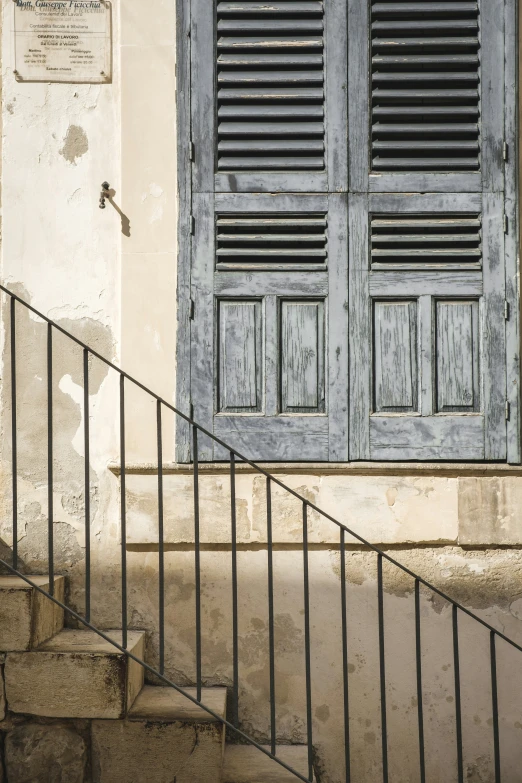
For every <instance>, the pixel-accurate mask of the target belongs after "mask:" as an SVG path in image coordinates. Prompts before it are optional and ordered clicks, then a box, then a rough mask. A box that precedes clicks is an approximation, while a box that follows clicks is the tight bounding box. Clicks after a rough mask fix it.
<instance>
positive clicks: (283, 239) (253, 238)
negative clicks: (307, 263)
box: [217, 234, 318, 245]
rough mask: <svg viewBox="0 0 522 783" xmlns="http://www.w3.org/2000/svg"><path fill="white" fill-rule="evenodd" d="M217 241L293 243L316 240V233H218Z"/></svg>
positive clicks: (234, 242) (233, 242)
mask: <svg viewBox="0 0 522 783" xmlns="http://www.w3.org/2000/svg"><path fill="white" fill-rule="evenodd" d="M217 238H218V241H219V242H231V243H232V244H237V243H238V242H239V243H240V244H241V243H243V244H244V243H247V244H256V245H257V244H263V245H265V244H269V245H270V244H274V243H275V244H278V243H289V242H290V243H294V244H295V242H296V241H298V242H315V243H317V242H318V237H317V234H299V237H296V235H295V234H218V235H217Z"/></svg>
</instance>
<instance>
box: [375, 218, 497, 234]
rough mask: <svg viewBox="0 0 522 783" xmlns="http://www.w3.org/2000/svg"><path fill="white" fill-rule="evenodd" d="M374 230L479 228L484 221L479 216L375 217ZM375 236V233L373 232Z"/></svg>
mask: <svg viewBox="0 0 522 783" xmlns="http://www.w3.org/2000/svg"><path fill="white" fill-rule="evenodd" d="M371 225H372V231H374V229H377V228H386V229H390V228H398V229H404V228H437V229H439V230H442V229H443V228H452V229H453V228H455V229H456V228H459V227H460V228H479V227H480V226H481V225H482V221H481V220H480V219H479V218H462V217H448V218H446V217H443V218H432V219H428V218H406V217H400V218H399V217H392V218H373V220H372V222H371ZM372 236H373V234H372Z"/></svg>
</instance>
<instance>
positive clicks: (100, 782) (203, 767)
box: [91, 685, 226, 783]
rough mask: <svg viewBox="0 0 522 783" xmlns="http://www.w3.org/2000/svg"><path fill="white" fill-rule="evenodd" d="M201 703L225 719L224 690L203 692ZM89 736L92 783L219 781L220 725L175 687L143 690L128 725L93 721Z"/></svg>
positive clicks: (222, 731) (222, 739)
mask: <svg viewBox="0 0 522 783" xmlns="http://www.w3.org/2000/svg"><path fill="white" fill-rule="evenodd" d="M186 690H187V691H188V692H189V693H190V694H191V695H194V696H195V695H196V689H195V688H187V689H186ZM202 702H203V703H205V704H206V705H207V706H208V707H210V708H211V709H212V710H214V711H215V712H216V714H218V715H220V716H222V717H225V710H226V688H204V689H203V691H202ZM91 732H92V752H93V783H143V781H147V783H172V781H176V783H219V782H220V780H221V770H222V765H223V751H224V745H225V729H224V727H223V725H222V724H221V723H219V722H218V721H217V720H216V719H215V718H212V717H211V716H209V715H208V713H206V712H205V711H204V710H202V709H201V707H197V706H196V705H194V704H192V702H190V701H189V700H188V699H186V698H185V697H184V696H182V695H181V694H179V693H177V691H175V690H174V689H173V688H169V687H166V688H164V687H155V686H149V685H146V686H145V687H144V688H143V690H142V691H141V692H140V694H139V695H138V697H137V699H136V701H135V702H134V704H133V706H132V708H131V709H130V710H129V715H128V719H127V720H117V721H97V720H95V721H93V722H92V725H91Z"/></svg>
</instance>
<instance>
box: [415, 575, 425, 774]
mask: <svg viewBox="0 0 522 783" xmlns="http://www.w3.org/2000/svg"><path fill="white" fill-rule="evenodd" d="M415 656H416V660H417V723H418V727H419V764H420V783H426V762H425V750H424V710H423V693H422V643H421V624H420V582H419V580H418V579H416V580H415Z"/></svg>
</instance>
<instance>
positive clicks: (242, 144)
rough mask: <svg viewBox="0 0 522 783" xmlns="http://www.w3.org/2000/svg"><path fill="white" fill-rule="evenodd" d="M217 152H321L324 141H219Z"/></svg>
mask: <svg viewBox="0 0 522 783" xmlns="http://www.w3.org/2000/svg"><path fill="white" fill-rule="evenodd" d="M218 150H219V152H259V153H261V152H290V151H292V152H296V151H297V150H299V151H300V152H323V151H324V142H322V141H320V140H316V139H299V140H296V139H286V140H284V139H256V140H255V141H248V140H245V139H239V140H235V139H234V140H231V141H229V140H227V141H220V142H219V143H218Z"/></svg>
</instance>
